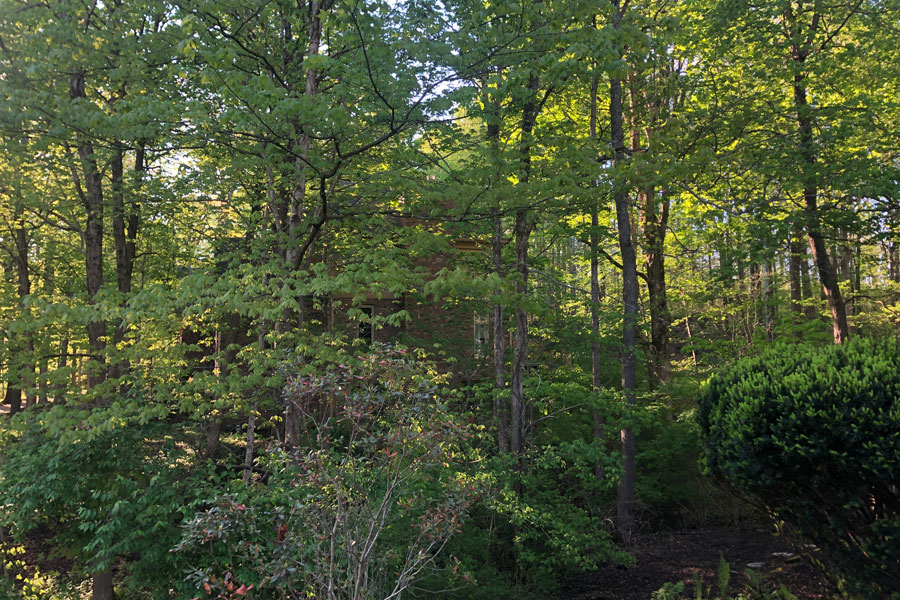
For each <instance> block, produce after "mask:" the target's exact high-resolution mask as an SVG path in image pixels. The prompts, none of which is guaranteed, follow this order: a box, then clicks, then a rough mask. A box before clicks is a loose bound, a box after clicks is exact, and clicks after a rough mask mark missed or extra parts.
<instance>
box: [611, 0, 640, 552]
mask: <svg viewBox="0 0 900 600" xmlns="http://www.w3.org/2000/svg"><path fill="white" fill-rule="evenodd" d="M620 2H621V0H612V4H613V9H614V13H613V20H612V25H613V31H614V34H613V35H614V36H615V37H614V41H613V43H614V44H616V49H617V51H619V52H620V53H621V51H620V50H619V49H618V46H619V40H618V35H619V32H620V30H621V25H622V13H623V10H622V8H621V3H620ZM609 122H610V130H611V134H612V135H611V141H612V147H613V151H614V153H615V164H616V165H619V164H621V163H622V162H623V161H624V160H625V134H624V130H623V111H622V80H621V79H619V78H618V77H611V78H610V84H609ZM613 199H614V202H615V205H616V224H617V226H618V230H619V232H618V233H619V250H620V253H621V256H622V298H623V303H624V309H625V310H624V315H623V323H622V389H623V391H624V392H625V402H626V403H627V404H628V405H629V406H630V405H633V404H634V402H635V387H636V380H635V346H636V344H637V314H638V298H637V291H638V287H637V262H636V256H635V249H634V243H633V240H632V231H631V220H630V214H629V213H630V211H629V206H628V193H627V190H625V189H624V187H623V186H622V185H621V184H620V183H617V185H616V187H615V191H614V193H613ZM621 443H622V458H623V473H622V481H621V482H620V483H619V488H618V494H617V501H616V516H617V523H616V525H617V528H618V531H619V535H620V536H621V537H622V539H623V540H624V541H625V542H626V543H627V542H630V540H631V538H632V535H633V533H634V485H635V442H634V432H633V431H632V430H631V428H629V427H626V428H624V429H622V431H621Z"/></svg>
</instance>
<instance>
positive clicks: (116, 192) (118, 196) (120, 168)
mask: <svg viewBox="0 0 900 600" xmlns="http://www.w3.org/2000/svg"><path fill="white" fill-rule="evenodd" d="M143 163H144V148H143V145H141V147H140V148H139V149H138V150H137V152H136V153H135V165H134V171H135V180H136V185H135V190H137V189H139V185H140V182H141V177H142V172H143V170H144V164H143ZM110 170H111V175H112V188H111V192H112V193H111V197H112V201H111V206H110V208H111V212H112V230H113V243H114V245H115V253H116V288H117V289H118V291H119V294H120V295H121V296H122V298H121V304H122V306H124V305H125V303H126V302H127V301H128V296H130V295H131V286H132V283H131V282H132V276H133V273H134V258H135V251H136V247H137V228H138V212H137V207H136V206H135V205H134V203H130V204H131V207H130V209H129V208H126V202H125V149H124V147H123V146H122V144H117V145H116V151H115V154H114V155H113V159H112V161H111V163H110ZM126 334H127V330H126V327H125V325H124V323H121V322H120V323H119V324H117V325H116V329H115V331H114V332H113V343H114V344H115V351H116V353H118V350H119V346H120V345H121V344H122V342H124V341H125V337H126ZM128 369H129V364H128V360H127V359H122V358H118V357H115V358H113V359H112V360H111V361H110V365H109V375H110V377H112V378H114V379H118V378H119V377H121V376H122V375H124V374H125V373H126V372H127V371H128Z"/></svg>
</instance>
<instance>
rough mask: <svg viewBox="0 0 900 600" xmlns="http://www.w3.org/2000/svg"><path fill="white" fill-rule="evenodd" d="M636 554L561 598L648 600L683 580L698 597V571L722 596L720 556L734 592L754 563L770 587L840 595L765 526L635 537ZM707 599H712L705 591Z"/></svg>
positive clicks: (572, 585)
mask: <svg viewBox="0 0 900 600" xmlns="http://www.w3.org/2000/svg"><path fill="white" fill-rule="evenodd" d="M632 555H633V556H634V557H635V559H636V562H635V564H634V565H632V566H630V567H628V568H622V567H617V566H616V565H607V566H604V567H602V568H600V569H598V570H597V571H594V572H591V573H585V574H582V575H580V576H578V577H576V578H574V579H572V580H570V581H569V582H567V583H566V584H565V586H564V587H563V589H562V590H560V593H559V594H558V595H557V600H648V599H649V598H650V596H651V594H653V592H655V591H656V590H658V589H659V588H661V587H662V586H663V584H664V583H666V582H678V581H681V582H683V583H684V589H685V592H684V596H685V597H693V595H694V584H693V580H694V573H695V572H698V571H699V573H700V574H701V576H702V577H703V585H704V588H706V587H710V588H712V592H711V593H712V595H717V594H718V591H717V590H718V584H717V578H716V571H717V569H718V565H719V556H720V555H721V556H724V557H725V560H726V561H727V562H728V564H729V565H730V568H731V585H730V590H729V591H730V593H731V594H737V593H738V592H740V591H741V590H742V589H744V588H745V586H746V584H747V578H746V576H745V575H744V571H745V570H746V569H747V568H748V567H749V566H750V565H753V571H754V572H755V573H756V574H757V575H759V576H761V577H762V578H763V581H764V582H765V584H766V589H775V588H778V587H779V586H780V585H784V586H785V587H787V588H788V589H789V590H790V591H791V592H792V593H793V594H794V595H795V596H797V598H800V599H813V598H831V597H833V596H835V595H836V594H835V593H834V591H833V590H832V589H831V588H830V586H829V585H828V584H827V583H826V582H825V581H824V580H823V579H822V577H821V575H819V573H818V572H817V571H816V570H815V569H814V568H812V567H810V566H809V565H808V564H807V563H806V561H805V560H803V559H802V558H801V557H799V556H797V555H796V554H794V550H793V548H791V546H790V545H789V544H788V543H787V541H786V540H784V539H782V538H780V537H776V536H775V535H773V533H771V531H770V529H768V528H766V527H762V526H759V527H742V528H717V529H700V530H690V531H674V532H671V531H670V532H662V533H655V534H648V535H642V536H640V537H638V538H636V539H635V541H634V544H633V547H632ZM703 597H704V598H707V597H708V594H706V593H705V590H704V594H703Z"/></svg>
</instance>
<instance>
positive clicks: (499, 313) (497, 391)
mask: <svg viewBox="0 0 900 600" xmlns="http://www.w3.org/2000/svg"><path fill="white" fill-rule="evenodd" d="M493 225H494V232H493V235H492V237H491V248H492V253H493V259H494V273H496V274H497V276H498V277H500V276H502V274H503V220H502V217H501V216H500V214H499V211H498V213H497V214H495V215H494V216H493ZM494 299H495V300H494V322H493V326H494V327H493V334H494V414H495V415H496V418H497V446H498V448H499V450H500V452H506V451H508V450H509V410H508V407H507V405H506V402H505V400H504V393H505V391H506V360H505V357H506V331H504V327H503V305H502V304H501V303H500V290H499V289H496V290H494Z"/></svg>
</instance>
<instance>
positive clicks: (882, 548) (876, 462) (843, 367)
mask: <svg viewBox="0 0 900 600" xmlns="http://www.w3.org/2000/svg"><path fill="white" fill-rule="evenodd" d="M699 421H700V427H701V433H702V436H703V461H704V464H705V467H706V468H707V469H708V470H709V471H710V472H711V473H713V474H714V475H716V476H719V477H721V478H723V479H724V480H726V481H727V482H728V483H730V484H731V485H733V486H734V487H736V488H737V489H738V490H739V491H741V492H743V493H746V494H749V495H750V496H751V497H752V498H755V499H756V500H758V501H760V502H761V503H763V504H764V505H765V506H766V508H767V509H768V510H769V511H770V512H771V513H773V514H774V515H775V516H776V517H777V518H779V519H783V520H784V521H785V522H786V523H787V524H788V525H790V526H792V528H795V529H796V531H797V532H798V533H799V534H800V535H801V536H803V537H805V538H807V539H808V540H810V541H812V542H814V543H815V544H816V545H818V546H819V548H820V549H821V550H822V552H823V555H824V557H825V562H826V563H827V564H826V565H825V566H826V567H827V568H828V569H829V570H830V571H831V572H832V574H837V575H839V576H840V577H841V578H842V579H844V581H845V582H846V583H847V584H848V586H849V587H850V588H851V589H852V590H853V591H855V592H857V593H859V594H861V595H862V596H864V597H867V598H876V597H878V598H883V597H885V596H891V597H895V598H897V597H900V561H898V559H897V557H898V556H900V499H898V488H897V482H898V481H900V343H898V342H897V341H896V340H891V341H875V340H867V339H861V340H855V341H853V342H851V343H850V344H848V345H846V346H832V347H826V348H819V347H810V346H786V345H782V346H777V347H773V348H770V349H769V350H767V351H764V352H763V353H762V354H761V355H759V356H757V357H755V358H747V359H744V360H742V361H740V362H738V363H737V364H736V365H734V366H733V367H731V368H730V369H726V370H724V371H723V372H721V373H720V374H718V375H716V376H714V377H713V378H712V379H710V381H709V382H708V383H707V385H706V386H705V387H704V390H703V392H702V394H701V398H700V410H699Z"/></svg>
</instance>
